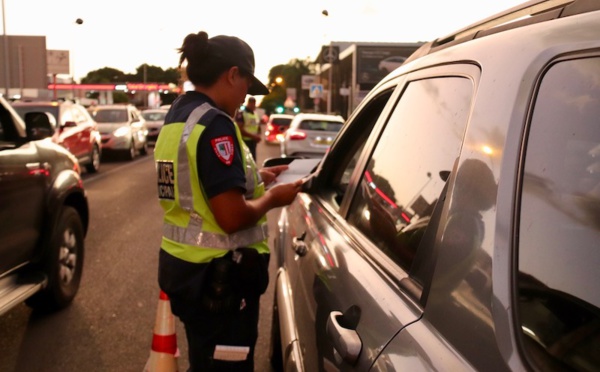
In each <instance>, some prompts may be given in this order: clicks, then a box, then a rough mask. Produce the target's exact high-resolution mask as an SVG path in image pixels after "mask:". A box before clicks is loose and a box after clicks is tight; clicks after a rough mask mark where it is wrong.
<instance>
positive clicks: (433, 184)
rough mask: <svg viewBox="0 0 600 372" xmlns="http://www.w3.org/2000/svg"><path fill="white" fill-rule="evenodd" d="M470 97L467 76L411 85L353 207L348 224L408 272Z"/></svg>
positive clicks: (456, 147)
mask: <svg viewBox="0 0 600 372" xmlns="http://www.w3.org/2000/svg"><path fill="white" fill-rule="evenodd" d="M472 95H473V84H472V82H471V80H469V79H467V78H463V77H437V78H430V79H423V80H416V81H413V82H411V83H409V84H408V86H407V87H406V89H405V91H404V93H403V94H402V97H401V98H400V101H399V102H398V105H397V106H396V108H395V109H394V112H393V113H392V115H391V117H390V120H389V122H388V123H387V126H386V128H385V129H384V131H383V134H382V135H381V138H380V140H379V142H378V143H377V145H376V147H375V151H374V153H373V155H372V157H371V158H370V159H369V161H368V164H367V167H366V169H365V171H364V173H363V175H362V180H361V182H360V185H359V189H358V190H357V192H356V195H355V197H354V200H353V201H352V204H351V206H350V211H349V215H348V221H349V222H350V223H351V224H352V225H354V226H355V227H357V228H358V229H359V230H360V231H362V232H363V233H364V235H365V236H366V237H367V238H369V239H370V240H371V241H372V242H373V243H374V244H375V245H376V246H377V247H378V248H379V249H381V251H382V252H384V253H385V254H386V255H387V256H389V257H390V258H391V259H392V260H394V261H395V262H396V263H397V264H398V265H400V266H401V267H403V268H404V269H405V270H409V269H410V266H411V264H412V262H413V260H414V257H415V254H416V251H417V247H418V246H419V243H420V240H421V237H422V236H423V233H424V231H425V228H426V227H427V225H428V223H429V219H430V216H431V214H432V212H433V209H434V207H435V205H436V202H437V200H438V198H439V197H440V194H441V191H442V189H443V187H444V185H445V181H446V180H447V178H448V175H449V172H450V171H451V169H452V167H453V164H454V161H455V159H456V158H457V156H458V154H459V151H460V148H461V143H462V139H463V134H464V131H465V127H466V124H467V120H468V116H469V112H470V106H471V99H472Z"/></svg>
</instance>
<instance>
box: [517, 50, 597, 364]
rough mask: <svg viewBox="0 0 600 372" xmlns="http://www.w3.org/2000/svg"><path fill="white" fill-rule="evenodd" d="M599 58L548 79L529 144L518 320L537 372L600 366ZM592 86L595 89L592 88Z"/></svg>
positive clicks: (560, 66)
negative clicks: (599, 288) (537, 368)
mask: <svg viewBox="0 0 600 372" xmlns="http://www.w3.org/2000/svg"><path fill="white" fill-rule="evenodd" d="M598 76H600V58H587V59H577V60H570V61H563V62H559V63H557V64H555V65H554V66H552V67H551V68H550V69H549V70H548V72H547V73H546V74H545V76H544V78H543V80H542V83H541V85H540V88H539V93H538V95H537V99H536V102H535V107H534V111H533V116H532V120H531V129H530V133H529V136H528V141H527V152H526V157H525V165H524V174H523V176H522V178H523V184H522V190H521V192H522V196H521V206H520V221H519V234H518V237H519V241H518V244H519V253H518V254H519V256H518V270H519V271H518V274H517V285H518V306H519V312H518V322H519V327H520V328H521V331H522V332H521V335H522V344H523V345H524V347H525V351H526V355H527V356H528V357H529V360H530V361H531V362H532V364H536V365H537V366H538V367H539V368H540V369H542V370H556V369H560V370H571V369H573V370H579V371H591V370H597V368H598V366H600V355H599V353H598V351H599V350H600V290H598V283H600V246H599V243H598V242H600V83H599V80H598ZM594 82H595V83H594Z"/></svg>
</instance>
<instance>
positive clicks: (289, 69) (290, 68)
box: [260, 59, 315, 114]
mask: <svg viewBox="0 0 600 372" xmlns="http://www.w3.org/2000/svg"><path fill="white" fill-rule="evenodd" d="M312 74H315V64H314V63H313V62H311V61H310V60H308V59H307V60H300V59H292V60H290V61H289V62H288V63H287V64H286V65H277V66H274V67H272V68H271V70H269V87H270V89H271V92H270V93H269V94H268V95H266V96H265V97H264V98H263V99H262V101H261V104H260V107H261V108H263V109H265V111H266V112H267V114H271V113H273V112H274V111H275V109H276V108H277V107H279V106H281V107H283V104H284V103H285V100H286V98H287V88H295V89H296V99H297V102H296V104H297V105H298V106H299V107H300V109H301V110H303V111H305V110H306V109H307V108H308V107H309V104H308V103H309V99H308V92H307V91H302V75H312ZM278 78H281V82H278Z"/></svg>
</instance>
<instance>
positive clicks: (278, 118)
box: [265, 114, 294, 143]
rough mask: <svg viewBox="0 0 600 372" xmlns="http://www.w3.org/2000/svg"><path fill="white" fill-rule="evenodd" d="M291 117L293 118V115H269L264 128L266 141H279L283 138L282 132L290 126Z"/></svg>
mask: <svg viewBox="0 0 600 372" xmlns="http://www.w3.org/2000/svg"><path fill="white" fill-rule="evenodd" d="M292 119H294V115H286V114H272V115H271V116H269V121H268V122H267V129H266V130H265V139H266V141H267V143H279V141H280V139H283V133H285V131H286V130H287V129H288V128H289V127H290V123H291V122H292ZM277 136H279V137H277Z"/></svg>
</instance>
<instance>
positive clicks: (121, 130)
mask: <svg viewBox="0 0 600 372" xmlns="http://www.w3.org/2000/svg"><path fill="white" fill-rule="evenodd" d="M113 135H114V136H115V137H125V136H128V135H129V128H128V127H120V128H119V129H117V130H115V131H114V132H113Z"/></svg>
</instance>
